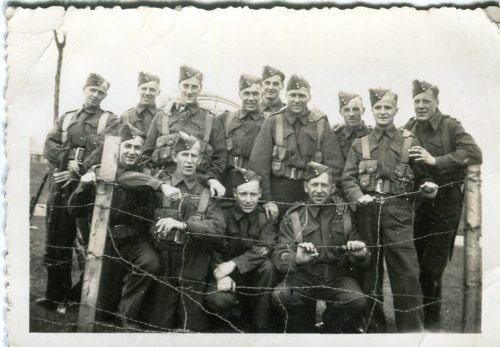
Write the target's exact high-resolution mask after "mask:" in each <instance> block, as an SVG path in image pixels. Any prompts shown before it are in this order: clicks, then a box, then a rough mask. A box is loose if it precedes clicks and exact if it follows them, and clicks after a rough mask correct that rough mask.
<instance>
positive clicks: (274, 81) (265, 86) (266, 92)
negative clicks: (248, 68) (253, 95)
mask: <svg viewBox="0 0 500 347" xmlns="http://www.w3.org/2000/svg"><path fill="white" fill-rule="evenodd" d="M282 89H283V82H282V81H281V77H280V76H279V75H274V76H272V77H269V78H266V79H265V80H264V81H262V96H263V97H265V98H266V99H268V100H276V99H277V98H279V96H280V92H281V90H282Z"/></svg>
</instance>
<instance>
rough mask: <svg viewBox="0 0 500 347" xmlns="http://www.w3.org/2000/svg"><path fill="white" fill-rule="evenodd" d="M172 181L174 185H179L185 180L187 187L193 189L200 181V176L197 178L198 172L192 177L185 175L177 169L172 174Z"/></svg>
mask: <svg viewBox="0 0 500 347" xmlns="http://www.w3.org/2000/svg"><path fill="white" fill-rule="evenodd" d="M170 182H171V183H172V185H173V186H177V185H178V184H179V183H181V182H184V184H185V185H186V187H187V188H188V189H189V190H191V189H193V187H194V186H195V185H196V183H197V182H198V178H197V176H196V174H195V175H193V176H191V177H185V176H183V175H182V174H181V173H180V172H178V171H177V170H175V172H174V173H173V174H172V177H171V181H170Z"/></svg>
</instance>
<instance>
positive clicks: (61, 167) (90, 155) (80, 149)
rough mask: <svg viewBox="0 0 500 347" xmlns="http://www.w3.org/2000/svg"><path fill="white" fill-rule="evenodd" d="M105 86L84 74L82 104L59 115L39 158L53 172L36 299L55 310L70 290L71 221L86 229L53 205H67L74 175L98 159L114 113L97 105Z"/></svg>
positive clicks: (85, 224)
mask: <svg viewBox="0 0 500 347" xmlns="http://www.w3.org/2000/svg"><path fill="white" fill-rule="evenodd" d="M109 86H110V84H109V82H108V81H106V80H105V79H104V78H103V77H102V76H100V75H98V74H95V73H91V74H89V75H88V77H87V80H86V82H85V85H84V87H83V95H84V103H83V106H82V108H80V109H78V110H75V111H70V112H66V113H65V114H63V115H62V116H60V117H59V119H58V120H57V122H56V124H55V125H54V128H53V129H52V130H51V131H50V132H49V134H48V135H47V137H46V139H45V146H44V156H45V158H46V159H47V160H48V161H49V164H50V168H51V172H52V173H53V175H52V177H51V181H50V188H49V195H48V198H47V221H46V224H47V240H46V250H45V265H46V266H47V290H46V297H45V298H42V299H39V300H38V301H37V303H39V304H42V305H44V306H45V307H46V308H49V309H55V308H57V303H58V302H63V301H66V300H67V299H68V296H69V294H70V293H69V290H70V288H71V259H72V256H73V254H72V249H71V247H72V245H73V241H74V239H75V236H76V223H77V222H78V225H79V228H81V231H83V233H85V232H86V231H87V232H88V221H87V220H86V219H83V220H77V221H75V219H74V218H73V217H71V216H69V215H68V213H67V211H66V209H63V208H60V207H58V206H64V205H65V204H66V203H67V201H68V198H69V195H70V194H71V192H72V191H73V190H74V189H75V187H76V185H77V183H76V182H78V178H79V177H80V175H82V174H84V173H85V172H86V171H87V170H88V169H89V168H90V167H91V166H92V165H94V164H97V163H99V162H100V160H101V154H102V144H103V141H104V134H105V133H107V132H108V131H110V130H112V129H114V128H116V127H117V126H118V124H119V122H118V118H117V117H116V116H115V115H114V114H112V113H111V112H108V111H104V110H102V109H101V107H100V105H101V102H102V100H104V98H105V97H106V95H107V92H108V89H109ZM85 229H87V230H85ZM83 236H84V237H85V236H86V235H83Z"/></svg>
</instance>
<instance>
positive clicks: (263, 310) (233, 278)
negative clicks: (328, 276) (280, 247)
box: [206, 168, 278, 332]
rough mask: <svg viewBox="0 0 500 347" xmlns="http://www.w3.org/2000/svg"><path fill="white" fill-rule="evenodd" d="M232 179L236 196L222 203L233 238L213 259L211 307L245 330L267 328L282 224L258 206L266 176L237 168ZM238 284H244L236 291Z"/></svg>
mask: <svg viewBox="0 0 500 347" xmlns="http://www.w3.org/2000/svg"><path fill="white" fill-rule="evenodd" d="M232 180H233V182H232V186H233V187H234V188H233V190H234V191H233V195H234V197H235V200H236V201H235V202H224V203H223V204H222V205H223V211H224V217H225V220H226V227H227V229H226V235H227V236H229V237H228V238H225V239H224V248H223V250H222V252H220V253H218V254H217V257H216V258H215V259H214V261H215V263H216V268H215V270H214V272H213V273H214V278H215V286H214V291H213V292H211V293H210V294H208V295H207V298H206V301H207V307H208V308H209V309H211V310H213V311H215V312H216V313H217V314H219V315H222V316H225V317H227V319H228V320H229V321H232V322H233V323H234V325H235V326H240V327H242V329H243V330H250V331H253V332H268V331H270V329H271V316H270V309H271V295H270V293H269V290H270V289H271V288H274V286H275V285H276V283H277V280H278V279H277V272H276V269H275V267H274V265H273V263H272V261H271V252H272V250H273V246H274V244H275V242H276V239H277V235H278V230H277V225H276V221H275V220H273V219H269V218H267V217H266V214H265V212H264V210H263V209H262V207H260V206H259V205H258V203H259V199H260V196H261V194H262V189H261V188H260V182H261V180H262V178H261V177H260V176H259V175H257V174H256V173H255V172H253V171H251V170H246V169H242V168H237V169H234V172H233V174H232ZM238 287H243V288H244V289H238V292H236V290H235V289H236V288H238ZM253 287H256V289H252V288H253ZM240 292H241V294H240ZM247 326H248V328H247Z"/></svg>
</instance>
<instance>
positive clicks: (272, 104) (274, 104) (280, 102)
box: [262, 98, 285, 110]
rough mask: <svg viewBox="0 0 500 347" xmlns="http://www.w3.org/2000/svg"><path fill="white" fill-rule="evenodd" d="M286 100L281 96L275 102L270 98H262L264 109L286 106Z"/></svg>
mask: <svg viewBox="0 0 500 347" xmlns="http://www.w3.org/2000/svg"><path fill="white" fill-rule="evenodd" d="M284 105H285V104H284V102H283V100H281V98H277V99H276V100H275V101H273V102H270V101H269V100H268V99H266V98H262V109H268V108H269V109H275V110H279V109H280V108H282V107H283V106H284Z"/></svg>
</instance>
